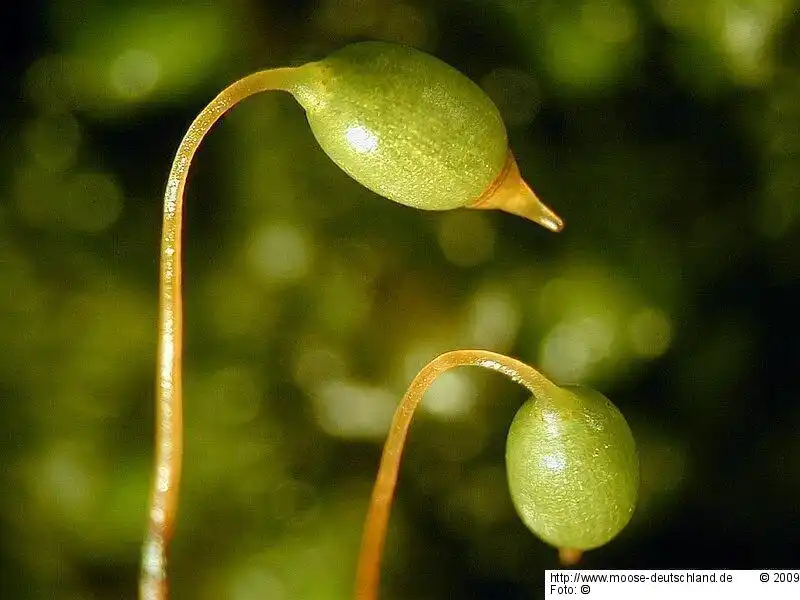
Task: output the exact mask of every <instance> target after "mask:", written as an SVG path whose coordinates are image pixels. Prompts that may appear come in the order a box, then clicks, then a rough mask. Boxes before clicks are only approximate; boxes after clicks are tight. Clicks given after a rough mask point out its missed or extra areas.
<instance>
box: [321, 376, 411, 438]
mask: <svg viewBox="0 0 800 600" xmlns="http://www.w3.org/2000/svg"><path fill="white" fill-rule="evenodd" d="M312 397H313V402H314V413H315V414H316V417H317V422H318V423H319V425H320V427H321V428H322V429H323V431H325V432H326V433H328V434H329V435H332V436H336V437H341V438H348V439H379V438H381V437H383V436H384V435H386V432H387V431H388V430H389V424H390V423H391V422H392V415H393V414H394V409H395V406H396V404H397V400H396V399H395V397H394V395H393V394H391V393H390V392H388V391H387V390H385V389H383V388H378V387H372V386H368V385H364V384H361V383H357V382H353V381H346V380H340V381H335V382H330V383H327V384H324V385H321V386H319V388H318V389H317V391H316V393H314V394H312Z"/></svg>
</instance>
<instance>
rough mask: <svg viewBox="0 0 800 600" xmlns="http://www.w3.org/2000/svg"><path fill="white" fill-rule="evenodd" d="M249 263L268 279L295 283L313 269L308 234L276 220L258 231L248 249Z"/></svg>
mask: <svg viewBox="0 0 800 600" xmlns="http://www.w3.org/2000/svg"><path fill="white" fill-rule="evenodd" d="M247 254H248V258H249V262H250V264H251V265H253V266H254V267H255V269H256V271H257V272H258V273H259V274H260V275H261V276H262V277H264V278H265V279H266V280H267V281H270V282H273V283H281V282H285V283H288V282H293V281H297V280H299V279H302V278H303V277H305V276H306V275H307V274H308V272H309V269H310V268H311V260H312V258H311V247H310V244H309V240H308V238H307V236H306V235H305V233H304V232H303V231H301V230H300V229H299V228H298V227H296V226H294V225H291V224H288V223H274V224H270V225H267V226H266V227H264V228H263V229H261V230H260V231H257V232H256V233H255V235H254V237H253V239H252V241H251V243H250V246H249V248H248V250H247Z"/></svg>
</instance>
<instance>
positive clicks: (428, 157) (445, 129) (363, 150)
mask: <svg viewBox="0 0 800 600" xmlns="http://www.w3.org/2000/svg"><path fill="white" fill-rule="evenodd" d="M289 91H290V92H291V93H292V94H294V96H295V97H296V98H297V100H298V102H300V104H301V105H302V106H303V107H304V108H305V110H306V113H307V115H308V122H309V124H310V125H311V129H312V131H313V132H314V136H315V137H316V138H317V141H318V142H319V144H320V146H322V148H323V150H324V151H325V152H326V153H327V154H328V156H330V157H331V159H332V160H333V161H334V162H335V163H336V164H337V165H339V166H340V167H341V168H342V169H343V170H344V171H345V172H346V173H348V174H349V175H350V176H351V177H353V178H354V179H355V180H356V181H358V182H360V183H361V184H362V185H364V186H366V187H368V188H369V189H371V190H373V191H374V192H376V193H378V194H380V195H382V196H385V197H386V198H389V199H391V200H394V201H395V202H399V203H400V204H405V205H407V206H412V207H415V208H421V209H425V210H447V209H452V208H458V207H471V208H500V209H502V210H506V211H508V212H512V213H515V214H519V215H521V216H525V217H527V218H530V219H532V220H534V221H537V222H538V223H540V224H542V225H544V226H546V227H548V228H549V229H551V230H554V231H558V230H559V229H561V227H562V226H563V223H562V221H561V219H560V218H559V217H558V216H557V215H555V214H554V213H552V211H550V210H549V209H548V208H547V207H546V206H544V204H542V203H541V202H540V201H539V200H538V198H537V197H536V195H535V194H534V193H533V191H532V190H531V189H530V188H529V187H528V186H527V185H526V184H525V182H524V181H523V180H522V178H521V176H520V174H519V170H518V168H517V166H516V162H515V161H514V158H513V156H512V155H511V153H510V152H509V149H508V141H507V137H506V130H505V126H504V125H503V121H502V119H501V117H500V113H499V112H498V110H497V108H496V107H495V105H494V104H493V103H492V101H491V100H490V99H489V97H488V96H487V95H486V94H485V93H484V92H483V91H482V90H481V89H480V88H479V87H478V86H477V85H476V84H475V83H473V82H472V81H470V80H469V79H468V78H467V77H465V76H464V75H462V74H461V73H459V72H458V71H456V70H455V69H453V68H452V67H450V66H448V65H447V64H445V63H443V62H442V61H440V60H439V59H437V58H434V57H433V56H430V55H428V54H425V53H423V52H420V51H418V50H415V49H413V48H409V47H406V46H400V45H397V44H389V43H384V42H364V43H360V44H353V45H351V46H347V47H345V48H343V49H342V50H340V51H338V52H335V53H333V54H331V55H330V56H329V57H327V58H326V59H324V60H321V61H319V62H316V63H310V64H307V65H305V66H303V67H300V68H299V69H298V70H297V73H296V75H295V77H294V78H293V81H292V82H291V83H290V85H289Z"/></svg>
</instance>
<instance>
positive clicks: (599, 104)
mask: <svg viewBox="0 0 800 600" xmlns="http://www.w3.org/2000/svg"><path fill="white" fill-rule="evenodd" d="M15 11H16V12H17V14H16V15H15V16H14V18H13V19H10V18H9V19H7V20H6V23H7V24H10V25H12V26H13V27H14V29H15V31H14V32H13V34H11V35H9V36H7V37H6V42H7V46H8V47H7V49H6V51H5V53H4V55H3V57H4V58H3V60H4V65H3V86H2V89H1V90H0V93H1V94H2V102H1V103H0V111H1V113H0V114H2V119H3V126H2V133H3V135H2V137H0V156H2V163H0V164H2V172H0V178H1V181H2V190H3V193H2V203H0V348H2V354H0V464H2V473H0V491H1V493H0V531H1V532H2V533H1V534H0V586H1V587H0V596H2V597H3V598H15V599H20V600H23V599H24V600H27V599H39V598H42V599H45V598H46V599H48V600H79V599H80V600H84V599H92V600H103V599H112V598H113V599H117V598H133V597H134V596H135V588H136V576H137V562H138V554H139V543H140V539H141V534H142V530H143V526H144V521H145V511H146V500H147V493H148V489H149V475H150V460H151V452H152V450H151V444H152V431H153V423H152V419H153V407H152V404H153V392H152V389H153V378H154V377H153V372H154V360H155V356H154V353H155V343H156V336H155V334H156V332H155V321H154V318H155V307H156V300H157V297H156V292H157V290H156V277H157V245H158V236H159V233H160V210H161V206H160V203H161V194H162V191H163V185H164V182H165V179H166V174H167V171H168V168H169V165H170V162H171V159H172V154H173V152H174V150H175V148H176V146H177V143H178V141H179V139H180V138H181V136H182V135H183V132H184V129H185V128H186V126H187V125H188V124H189V122H190V120H191V119H192V118H193V116H194V115H195V114H196V113H197V112H198V111H199V110H200V109H201V107H202V106H203V105H204V104H205V103H206V102H207V101H208V100H209V99H210V98H211V97H212V96H213V95H214V94H215V93H216V92H217V91H218V90H220V89H221V88H222V87H224V86H225V85H227V84H228V83H230V82H231V81H233V80H235V79H236V78H237V77H240V76H242V75H244V74H247V73H249V72H252V71H255V70H258V69H261V68H266V67H270V66H278V65H288V64H300V63H302V62H305V61H307V60H312V59H316V58H320V57H322V56H324V55H326V54H327V53H328V52H330V51H332V50H334V49H336V48H339V47H341V46H342V45H344V44H346V43H348V42H350V41H354V40H360V39H384V40H395V41H401V42H405V43H408V44H411V45H414V46H416V47H419V48H421V49H424V50H426V51H429V52H431V53H434V54H436V55H437V56H439V57H441V58H443V59H445V60H446V61H448V62H450V63H451V64H453V65H454V66H456V67H457V68H459V69H460V70H461V71H463V72H464V73H466V74H468V75H469V76H470V77H471V78H473V79H474V80H475V81H477V82H479V83H480V85H482V86H483V87H484V89H486V90H487V92H488V93H489V94H490V95H491V96H492V97H493V99H494V100H495V101H496V103H497V105H498V106H499V108H500V110H501V111H502V113H503V115H504V117H505V119H506V121H507V123H508V129H509V137H510V141H511V144H512V147H513V148H514V151H515V153H516V155H517V157H518V159H519V162H520V166H521V169H522V171H523V173H524V174H525V176H526V177H527V178H528V179H529V180H530V182H531V183H532V184H533V186H534V188H535V189H537V191H538V192H539V194H540V195H541V196H542V197H543V198H544V199H545V200H546V201H547V203H548V204H549V205H550V206H552V207H553V208H554V209H555V210H556V211H557V212H559V213H560V214H561V215H562V216H563V217H564V218H565V219H566V222H567V228H566V230H565V231H564V232H563V233H561V234H558V235H554V234H550V233H548V232H546V231H545V230H543V229H541V228H537V227H536V226H533V225H531V224H529V223H527V222H523V221H522V220H521V219H517V218H514V217H511V216H508V215H505V214H500V213H484V212H469V211H455V212H451V213H440V214H433V213H421V212H417V211H414V210H412V209H409V208H405V207H402V206H399V205H396V204H393V203H391V202H388V201H386V200H384V199H381V198H378V197H376V196H375V195H373V194H372V193H370V192H368V191H366V190H364V189H363V188H361V187H360V186H359V185H358V184H356V183H354V182H353V181H351V180H349V179H348V178H347V177H346V176H345V175H344V174H343V173H341V172H340V171H339V170H338V169H337V168H336V167H335V166H333V165H332V163H331V162H330V161H329V160H328V159H327V157H326V156H325V155H324V154H323V153H322V151H321V150H320V149H319V148H318V147H317V146H316V145H315V143H314V140H313V137H312V136H311V134H310V132H309V130H308V127H307V125H306V123H305V121H304V116H303V113H302V110H301V109H300V108H299V107H297V106H296V105H295V104H294V103H293V102H292V100H291V99H290V98H289V97H288V96H286V97H284V96H281V95H279V94H275V95H264V96H262V97H258V98H254V99H252V100H249V101H248V102H247V103H245V104H243V105H242V106H240V107H237V108H236V109H235V110H234V111H233V112H232V113H231V114H230V115H229V116H228V117H226V118H225V119H224V121H223V122H222V123H221V124H220V125H219V126H218V127H217V128H216V129H215V131H214V132H213V133H212V135H211V136H210V137H209V138H208V140H207V142H206V144H205V145H204V147H203V150H202V152H201V153H200V154H199V156H198V159H197V161H196V163H195V168H194V169H193V171H192V176H191V178H190V185H189V189H188V196H187V203H188V212H187V221H186V225H187V230H186V239H187V260H186V266H187V276H186V287H187V344H186V352H187V358H186V426H187V448H186V453H187V455H186V467H185V482H184V488H183V495H182V504H181V514H180V522H179V528H178V532H177V537H176V540H175V544H174V548H173V562H172V567H171V577H172V585H173V589H174V597H175V598H197V599H198V600H202V599H216V598H227V599H231V600H246V599H251V598H252V599H256V598H258V599H266V598H272V599H291V598H303V599H306V600H327V599H340V598H346V597H348V594H349V592H350V589H351V581H352V576H353V570H354V562H355V554H356V550H357V545H358V538H359V534H360V528H361V522H362V519H363V516H364V512H365V507H366V502H367V498H368V494H369V487H370V485H371V481H372V477H373V475H374V471H375V467H376V465H377V460H378V456H379V451H380V445H381V441H382V439H383V436H384V434H385V431H386V427H387V423H388V419H389V418H390V416H391V412H392V409H393V407H394V405H395V404H396V402H397V400H398V398H399V397H400V395H401V394H402V392H403V391H404V389H405V386H406V385H407V384H408V382H409V381H410V380H411V378H412V377H413V375H414V373H415V372H416V371H417V369H419V368H420V367H421V366H422V365H423V364H424V363H425V362H426V361H427V360H428V359H430V358H432V357H433V356H435V355H436V354H437V353H439V352H441V351H444V350H448V349H453V348H458V347H470V346H472V347H482V348H489V349H493V350H498V351H501V352H506V353H509V354H512V355H514V356H517V357H519V358H521V359H523V360H525V361H526V362H529V363H531V364H534V365H537V366H539V367H540V368H541V369H542V370H543V371H545V372H546V373H548V374H549V375H550V376H551V377H552V378H554V379H555V380H556V381H561V382H567V381H579V382H583V383H587V384H589V385H592V386H594V387H597V388H598V389H600V390H601V391H603V392H604V393H605V394H606V395H608V396H609V397H610V398H612V399H613V400H614V401H615V402H616V404H617V405H618V406H619V407H620V408H621V409H622V411H623V412H624V413H625V414H626V415H627V416H628V418H629V421H630V423H631V426H632V428H633V430H634V433H635V436H636V438H637V441H638V443H639V446H640V452H641V462H642V479H643V480H642V494H641V503H640V506H639V508H638V510H637V513H636V515H635V518H634V520H633V522H632V523H631V525H630V526H629V527H628V528H627V529H626V530H625V531H624V532H623V533H622V534H621V535H620V536H619V538H617V539H616V540H614V541H613V542H612V543H610V544H609V545H608V546H606V547H604V548H602V549H599V550H597V551H594V552H592V553H590V554H589V555H587V557H586V559H585V562H584V565H585V566H587V567H593V568H602V567H608V568H611V567H654V568H655V567H662V568H664V567H694V568H703V567H738V568H756V567H789V566H794V567H797V566H798V558H797V557H798V556H800V542H798V535H797V531H798V523H800V466H799V464H800V437H798V431H800V405H799V404H798V401H800V385H798V373H799V372H800V358H798V357H800V345H799V344H798V334H800V327H798V317H797V312H798V300H797V298H798V294H800V283H798V277H800V243H799V242H800V160H798V153H799V152H800V70H799V69H798V63H799V62H800V18H798V12H799V11H798V3H797V1H796V0H715V1H713V2H712V1H703V0H700V1H698V0H575V1H571V2H562V1H557V0H542V1H540V2H522V1H512V0H480V1H479V0H474V1H456V0H436V1H422V0H403V1H401V2H390V1H389V0H347V1H343V2H334V1H332V0H319V1H318V2H292V3H289V2H286V3H283V4H280V3H276V2H268V1H262V2H259V1H254V0H244V1H233V0H228V1H223V2H216V3H210V2H203V1H200V0H192V1H190V2H184V3H181V4H176V5H174V6H173V5H168V4H165V3H163V2H158V1H155V0H150V1H144V2H143V1H137V0H132V1H131V2H127V3H125V4H124V5H123V4H122V3H108V2H99V1H89V2H80V3H76V2H73V1H72V0H54V1H52V2H50V3H35V2H33V3H31V2H28V3H16V4H15ZM9 42H13V43H9ZM524 399H525V394H524V392H523V391H522V390H520V389H518V388H517V387H515V386H514V385H513V384H511V383H509V382H507V381H504V380H503V379H502V378H500V377H498V376H497V375H494V374H491V373H488V374H487V373H481V372H477V371H474V370H471V369H461V370H459V371H456V372H454V373H452V374H449V375H447V376H446V377H444V378H443V379H442V380H441V381H440V382H439V383H437V385H436V387H435V389H433V390H431V393H430V395H429V396H428V398H427V400H426V403H425V408H424V409H423V412H422V414H421V416H420V418H419V420H418V421H417V423H416V424H415V427H414V429H413V433H412V436H411V439H410V443H409V447H408V453H407V457H406V462H405V464H404V468H403V472H402V476H401V483H400V489H399V497H398V502H397V505H396V510H395V513H394V515H393V521H392V528H391V531H390V541H389V547H388V553H387V557H386V563H385V567H384V570H383V574H384V585H383V593H382V597H383V598H417V599H435V598H456V597H457V598H467V599H468V598H475V599H482V598H491V597H505V598H530V597H536V596H538V595H539V594H540V593H541V585H542V580H543V576H542V571H543V569H545V568H552V567H554V566H555V565H556V556H555V553H554V551H553V550H552V549H550V548H547V547H546V546H544V545H543V544H542V543H541V542H539V541H538V540H537V539H535V538H534V537H533V536H532V535H531V534H529V533H528V532H527V531H526V530H525V529H524V527H523V525H522V524H521V523H520V521H519V520H518V518H517V517H516V516H515V514H514V512H513V508H512V506H511V503H510V500H509V497H508V492H507V490H506V483H505V475H504V468H503V450H504V437H505V433H506V431H507V427H508V425H509V423H510V421H511V418H512V416H513V413H514V411H515V409H516V408H517V407H518V406H519V404H520V403H521V402H522V401H523V400H524Z"/></svg>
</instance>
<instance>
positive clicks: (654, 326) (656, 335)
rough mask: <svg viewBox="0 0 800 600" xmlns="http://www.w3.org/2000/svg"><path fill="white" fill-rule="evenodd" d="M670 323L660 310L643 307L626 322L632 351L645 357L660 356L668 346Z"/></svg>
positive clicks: (670, 335) (670, 332)
mask: <svg viewBox="0 0 800 600" xmlns="http://www.w3.org/2000/svg"><path fill="white" fill-rule="evenodd" d="M671 337H672V325H671V323H670V321H669V318H667V315H665V314H664V313H663V312H662V311H660V310H659V309H657V308H644V309H642V310H640V311H639V312H637V313H636V314H634V315H633V316H632V317H631V319H630V321H629V322H628V340H629V342H630V344H631V348H632V349H633V351H634V352H636V353H637V354H639V355H640V356H643V357H645V358H655V357H657V356H661V355H662V354H664V352H666V351H667V348H669V345H670V341H671Z"/></svg>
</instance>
